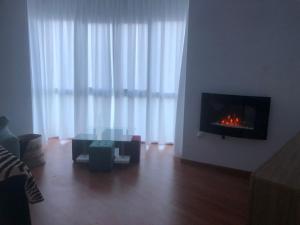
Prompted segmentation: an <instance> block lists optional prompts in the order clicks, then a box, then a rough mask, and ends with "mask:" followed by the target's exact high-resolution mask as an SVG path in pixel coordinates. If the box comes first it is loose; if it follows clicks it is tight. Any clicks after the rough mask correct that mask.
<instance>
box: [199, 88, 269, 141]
mask: <svg viewBox="0 0 300 225" xmlns="http://www.w3.org/2000/svg"><path fill="white" fill-rule="evenodd" d="M212 101H219V102H222V103H223V104H224V105H226V104H239V105H244V107H245V106H251V107H253V108H255V110H256V116H255V121H254V127H253V129H243V128H233V127H228V126H227V127H226V126H214V125H212V123H211V121H212V119H211V117H212V111H211V110H212V109H211V107H210V104H211V102H212ZM270 105H271V98H270V97H258V96H242V95H227V94H216V93H202V97H201V115H200V131H204V132H207V133H213V134H219V135H221V136H222V137H225V136H231V137H240V138H248V139H261V140H266V139H267V136H268V123H269V113H270Z"/></svg>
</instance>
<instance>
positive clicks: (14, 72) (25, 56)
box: [0, 0, 32, 134]
mask: <svg viewBox="0 0 300 225" xmlns="http://www.w3.org/2000/svg"><path fill="white" fill-rule="evenodd" d="M28 49H29V44H28V30H27V15H26V0H0V115H5V116H7V117H8V118H9V119H10V124H9V127H10V129H11V130H12V131H13V132H14V133H15V134H24V133H28V132H32V116H31V115H32V113H31V110H32V109H31V86H30V64H29V50H28Z"/></svg>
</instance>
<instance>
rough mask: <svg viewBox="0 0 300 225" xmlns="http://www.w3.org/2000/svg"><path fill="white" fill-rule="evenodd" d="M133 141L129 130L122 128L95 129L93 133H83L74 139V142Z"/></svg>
mask: <svg viewBox="0 0 300 225" xmlns="http://www.w3.org/2000/svg"><path fill="white" fill-rule="evenodd" d="M131 139H132V135H129V134H128V130H127V129H122V128H98V129H93V132H87V133H81V134H78V135H76V136H75V137H74V138H73V140H91V141H131Z"/></svg>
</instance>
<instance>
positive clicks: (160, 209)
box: [31, 140, 249, 225]
mask: <svg viewBox="0 0 300 225" xmlns="http://www.w3.org/2000/svg"><path fill="white" fill-rule="evenodd" d="M45 153H46V161H47V164H46V165H45V166H44V167H40V168H36V169H34V170H33V171H32V172H33V174H34V175H35V176H36V179H37V182H38V184H39V187H40V189H41V191H42V193H43V195H44V197H45V201H44V202H43V203H40V204H36V205H32V206H31V211H32V212H31V214H32V220H33V225H53V224H55V225H70V224H72V225H245V224H246V221H247V217H248V197H249V180H248V179H247V178H245V177H241V176H235V175H232V174H228V173H225V172H222V171H219V170H214V169H211V168H205V167H204V168H202V167H201V168H200V167H197V166H193V165H188V164H184V163H182V162H181V161H179V160H178V159H175V158H174V157H173V148H172V147H171V146H166V147H163V148H161V147H158V145H150V147H148V149H146V147H145V146H144V145H143V147H142V155H141V162H140V164H139V165H134V166H129V167H122V168H116V169H114V170H113V171H112V172H109V173H101V172H100V173H91V172H89V170H88V168H87V167H86V166H83V165H78V164H73V161H72V159H71V143H70V142H59V141H57V140H52V141H50V142H49V144H48V145H47V146H46V148H45Z"/></svg>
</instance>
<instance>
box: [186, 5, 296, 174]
mask: <svg viewBox="0 0 300 225" xmlns="http://www.w3.org/2000/svg"><path fill="white" fill-rule="evenodd" d="M202 92H216V93H226V94H238V95H257V96H270V97H272V103H271V113H270V121H269V135H268V140H266V141H261V140H248V139H239V138H226V139H225V140H222V139H221V137H220V136H217V135H213V134H207V133H205V134H204V135H203V136H202V137H201V138H198V137H196V133H197V131H198V129H199V123H200V101H201V93H202ZM185 99H186V100H185V108H184V128H183V158H186V159H190V160H194V161H199V162H204V163H210V164H215V165H221V166H226V167H231V168H237V169H242V170H248V171H252V170H254V169H256V168H257V167H258V166H259V165H261V164H262V163H263V162H264V161H265V160H267V159H268V158H269V157H270V156H271V155H272V154H273V153H274V152H276V151H277V150H278V149H279V147H280V146H281V145H282V144H284V142H286V141H287V139H289V138H290V137H292V136H293V135H295V134H296V132H297V131H299V130H300V1H298V0H251V1H249V0H226V1H224V0H191V1H190V18H189V34H188V53H187V76H186V88H185Z"/></svg>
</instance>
